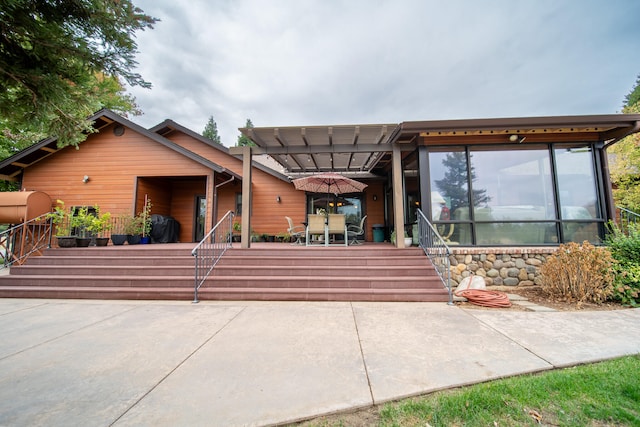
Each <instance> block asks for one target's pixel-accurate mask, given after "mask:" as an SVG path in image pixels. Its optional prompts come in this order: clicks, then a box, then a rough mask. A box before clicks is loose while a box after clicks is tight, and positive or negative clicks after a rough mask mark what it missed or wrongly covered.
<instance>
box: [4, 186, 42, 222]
mask: <svg viewBox="0 0 640 427" xmlns="http://www.w3.org/2000/svg"><path fill="white" fill-rule="evenodd" d="M50 211H51V197H49V195H48V194H47V193H43V192H41V191H12V192H4V193H0V224H21V223H23V222H25V221H29V220H31V219H34V218H37V217H39V216H40V215H43V214H46V213H47V212H50Z"/></svg>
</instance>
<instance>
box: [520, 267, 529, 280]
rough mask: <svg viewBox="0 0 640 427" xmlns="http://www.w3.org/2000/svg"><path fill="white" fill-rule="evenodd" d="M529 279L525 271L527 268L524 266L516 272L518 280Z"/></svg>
mask: <svg viewBox="0 0 640 427" xmlns="http://www.w3.org/2000/svg"><path fill="white" fill-rule="evenodd" d="M528 279H529V274H528V273H527V270H525V269H524V268H521V269H520V272H519V273H518V280H520V281H522V280H528Z"/></svg>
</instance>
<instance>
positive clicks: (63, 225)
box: [48, 200, 76, 248]
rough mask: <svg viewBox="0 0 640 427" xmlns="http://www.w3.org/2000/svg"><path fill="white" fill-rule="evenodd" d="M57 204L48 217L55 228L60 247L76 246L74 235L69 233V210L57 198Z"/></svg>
mask: <svg viewBox="0 0 640 427" xmlns="http://www.w3.org/2000/svg"><path fill="white" fill-rule="evenodd" d="M57 203H58V205H57V206H56V207H55V208H54V209H53V212H51V213H50V214H49V215H48V217H49V218H51V222H52V223H53V225H54V226H55V228H56V240H57V241H58V246H59V247H61V248H74V247H76V236H74V235H72V234H71V210H70V209H66V208H65V206H64V202H63V201H62V200H57Z"/></svg>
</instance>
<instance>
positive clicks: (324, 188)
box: [293, 172, 367, 208]
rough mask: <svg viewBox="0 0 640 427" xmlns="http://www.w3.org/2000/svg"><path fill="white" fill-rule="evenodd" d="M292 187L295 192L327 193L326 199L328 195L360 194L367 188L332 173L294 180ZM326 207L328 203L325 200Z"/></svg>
mask: <svg viewBox="0 0 640 427" xmlns="http://www.w3.org/2000/svg"><path fill="white" fill-rule="evenodd" d="M293 185H294V186H295V188H296V190H301V191H308V192H310V193H327V198H328V197H329V195H330V194H336V195H337V194H346V193H360V192H362V191H363V190H364V189H365V188H367V184H363V183H361V182H359V181H356V180H355V179H351V178H347V177H346V176H342V175H340V174H339V173H334V172H326V173H318V174H315V175H309V176H305V177H304V178H298V179H294V180H293ZM328 207H329V201H328V200H327V208H328Z"/></svg>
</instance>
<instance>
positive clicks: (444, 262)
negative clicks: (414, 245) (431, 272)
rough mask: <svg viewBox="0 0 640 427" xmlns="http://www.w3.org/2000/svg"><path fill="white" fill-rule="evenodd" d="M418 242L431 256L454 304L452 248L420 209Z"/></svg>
mask: <svg viewBox="0 0 640 427" xmlns="http://www.w3.org/2000/svg"><path fill="white" fill-rule="evenodd" d="M417 215H418V242H419V244H420V247H421V248H422V250H424V253H425V254H426V255H427V256H428V257H429V259H430V260H431V263H432V264H433V266H434V267H435V269H436V272H437V273H438V276H439V277H440V280H441V281H442V284H443V285H444V287H445V288H447V291H448V292H449V305H451V304H453V293H452V292H451V271H450V261H449V257H450V256H451V250H450V249H449V246H447V244H446V242H445V241H444V239H443V238H442V236H440V233H438V231H437V230H436V228H435V227H434V226H433V224H431V223H430V222H429V220H428V219H427V217H426V216H425V215H424V213H423V212H422V211H421V210H420V209H418V210H417Z"/></svg>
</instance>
